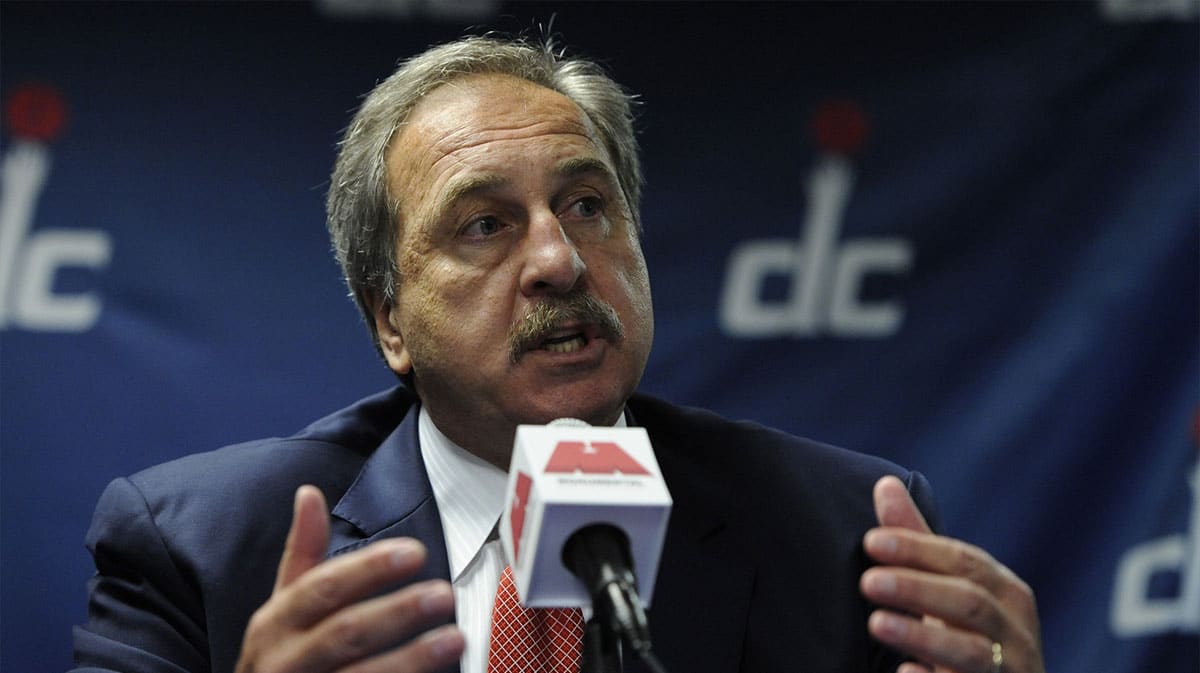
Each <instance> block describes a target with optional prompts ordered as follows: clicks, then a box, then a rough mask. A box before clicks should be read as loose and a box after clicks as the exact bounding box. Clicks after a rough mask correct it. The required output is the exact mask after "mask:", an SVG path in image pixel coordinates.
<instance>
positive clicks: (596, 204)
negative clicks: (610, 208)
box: [569, 196, 601, 218]
mask: <svg viewBox="0 0 1200 673" xmlns="http://www.w3.org/2000/svg"><path fill="white" fill-rule="evenodd" d="M600 205H601V204H600V199H599V198H597V197H595V196H585V197H583V198H582V199H579V200H578V201H576V202H575V203H572V204H571V207H570V209H569V213H570V214H571V215H574V216H575V217H585V218H587V217H596V216H597V215H599V214H600Z"/></svg>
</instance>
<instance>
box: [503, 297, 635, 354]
mask: <svg viewBox="0 0 1200 673" xmlns="http://www.w3.org/2000/svg"><path fill="white" fill-rule="evenodd" d="M571 322H579V323H591V324H594V325H596V326H598V327H599V329H600V336H602V337H604V338H605V339H607V340H608V341H610V342H613V343H616V342H619V341H621V340H622V339H623V338H624V337H625V328H624V327H623V326H622V325H621V319H620V318H618V317H617V311H616V309H614V308H613V307H612V306H609V305H608V304H606V303H605V302H602V301H600V300H599V299H596V298H595V297H593V296H592V295H590V294H588V293H586V292H576V293H572V294H569V295H566V296H564V297H549V298H546V299H543V300H542V301H539V302H538V303H536V304H534V305H533V306H530V307H529V308H528V309H527V310H526V311H525V315H524V316H522V317H521V319H520V320H519V321H517V323H516V324H515V325H513V328H512V329H511V330H510V331H509V336H508V352H509V357H510V358H511V360H512V362H513V363H514V364H516V363H517V362H518V361H520V359H521V356H522V355H523V354H525V352H527V351H529V350H531V349H533V348H536V347H537V346H538V344H539V343H541V342H542V340H543V339H545V338H546V337H547V336H549V335H550V334H551V333H552V332H553V331H554V330H556V329H559V328H560V327H562V326H563V325H565V324H567V323H571Z"/></svg>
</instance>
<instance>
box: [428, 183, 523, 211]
mask: <svg viewBox="0 0 1200 673" xmlns="http://www.w3.org/2000/svg"><path fill="white" fill-rule="evenodd" d="M508 183H509V179H508V178H506V177H504V176H503V175H500V174H498V173H484V174H481V175H470V176H467V177H465V178H462V179H459V180H454V181H452V182H451V183H450V184H449V185H448V186H447V188H446V191H445V193H443V194H442V195H441V197H440V198H439V199H438V200H437V203H436V204H435V206H434V210H433V213H434V218H435V219H437V218H440V217H441V216H442V215H443V214H445V213H446V212H448V211H449V210H450V209H451V208H452V207H454V204H455V203H458V201H459V200H461V199H464V198H466V197H468V196H470V195H472V194H477V193H480V192H487V191H492V190H494V189H499V188H501V187H503V186H505V185H507V184H508Z"/></svg>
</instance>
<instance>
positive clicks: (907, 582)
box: [861, 568, 1007, 639]
mask: <svg viewBox="0 0 1200 673" xmlns="http://www.w3.org/2000/svg"><path fill="white" fill-rule="evenodd" d="M861 588H862V593H863V595H864V596H866V597H867V598H868V599H870V600H871V601H873V602H875V603H877V604H879V605H884V606H888V607H893V608H896V609H898V610H903V611H905V612H909V613H915V614H922V615H928V616H932V617H936V618H938V619H940V620H942V621H944V622H946V623H947V624H950V625H952V626H956V627H959V628H963V629H967V630H971V631H976V632H979V633H986V634H991V635H992V636H993V637H994V638H996V639H1000V638H1002V637H1003V635H1004V634H1005V631H1006V630H1007V629H1006V621H1005V620H1006V615H1005V614H1004V612H1003V609H1002V608H1001V606H1000V604H999V602H998V601H996V599H995V598H994V597H993V596H992V594H990V593H988V592H987V591H985V590H984V589H983V588H982V587H980V586H979V585H978V584H975V583H973V582H970V581H968V580H965V579H962V578H960V577H951V576H945V575H934V574H930V573H924V572H920V571H916V570H909V569H906V568H872V569H870V570H868V571H867V572H865V573H863V576H862V582H861Z"/></svg>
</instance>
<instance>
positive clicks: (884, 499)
mask: <svg viewBox="0 0 1200 673" xmlns="http://www.w3.org/2000/svg"><path fill="white" fill-rule="evenodd" d="M874 498H875V516H876V518H878V519H879V525H881V526H898V527H900V528H907V529H909V530H915V531H919V532H922V533H929V532H931V531H930V528H929V524H927V523H926V522H925V516H924V515H922V514H921V510H920V509H918V508H917V504H916V503H915V502H913V499H912V496H910V495H909V494H908V489H907V488H905V486H904V482H902V481H900V479H898V478H897V477H894V476H891V475H888V476H886V477H883V478H881V479H880V480H879V481H877V482H875V491H874Z"/></svg>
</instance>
